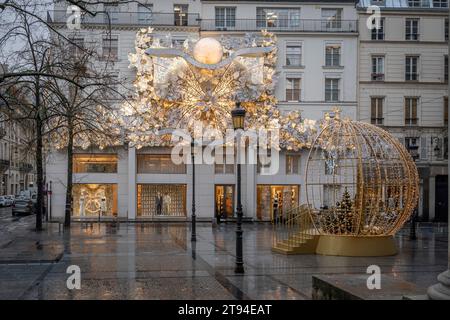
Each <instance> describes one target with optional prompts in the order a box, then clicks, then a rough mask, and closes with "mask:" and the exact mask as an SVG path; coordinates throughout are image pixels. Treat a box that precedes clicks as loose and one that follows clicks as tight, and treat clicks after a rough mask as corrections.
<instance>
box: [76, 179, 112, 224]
mask: <svg viewBox="0 0 450 320" xmlns="http://www.w3.org/2000/svg"><path fill="white" fill-rule="evenodd" d="M72 196H73V212H72V216H73V217H77V218H83V217H92V218H102V217H113V216H117V184H74V185H73V190H72Z"/></svg>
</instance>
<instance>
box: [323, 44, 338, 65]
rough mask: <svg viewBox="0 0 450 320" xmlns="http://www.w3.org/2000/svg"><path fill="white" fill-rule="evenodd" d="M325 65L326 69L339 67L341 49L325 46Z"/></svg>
mask: <svg viewBox="0 0 450 320" xmlns="http://www.w3.org/2000/svg"><path fill="white" fill-rule="evenodd" d="M325 65H326V66H327V67H338V66H340V65H341V47H340V46H326V48H325Z"/></svg>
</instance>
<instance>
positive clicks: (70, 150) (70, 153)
mask: <svg viewBox="0 0 450 320" xmlns="http://www.w3.org/2000/svg"><path fill="white" fill-rule="evenodd" d="M68 131H69V132H68V139H69V141H68V144H67V188H66V212H65V215H64V227H65V228H70V219H71V214H72V186H73V181H72V180H73V179H72V176H73V124H72V120H71V119H69V123H68Z"/></svg>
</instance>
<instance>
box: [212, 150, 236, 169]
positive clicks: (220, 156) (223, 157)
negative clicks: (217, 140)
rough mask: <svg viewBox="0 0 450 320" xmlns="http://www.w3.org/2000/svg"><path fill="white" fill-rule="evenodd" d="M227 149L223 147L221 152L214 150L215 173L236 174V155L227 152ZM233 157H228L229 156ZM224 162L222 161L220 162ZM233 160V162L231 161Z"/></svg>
mask: <svg viewBox="0 0 450 320" xmlns="http://www.w3.org/2000/svg"><path fill="white" fill-rule="evenodd" d="M225 151H226V149H225V148H224V149H222V150H220V151H219V152H214V159H215V161H214V172H215V174H234V163H235V162H236V157H235V156H232V155H231V154H228V155H227V154H226V153H225ZM230 156H231V158H232V159H227V158H230ZM218 162H222V163H218ZM229 162H231V163H229Z"/></svg>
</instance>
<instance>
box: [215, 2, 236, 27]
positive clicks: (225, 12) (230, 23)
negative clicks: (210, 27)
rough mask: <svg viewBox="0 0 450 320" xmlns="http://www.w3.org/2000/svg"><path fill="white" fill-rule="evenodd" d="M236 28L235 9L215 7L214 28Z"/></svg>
mask: <svg viewBox="0 0 450 320" xmlns="http://www.w3.org/2000/svg"><path fill="white" fill-rule="evenodd" d="M235 26H236V8H234V7H216V28H233V27H235Z"/></svg>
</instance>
